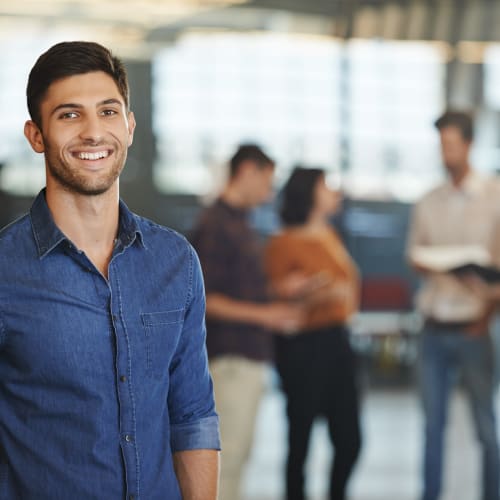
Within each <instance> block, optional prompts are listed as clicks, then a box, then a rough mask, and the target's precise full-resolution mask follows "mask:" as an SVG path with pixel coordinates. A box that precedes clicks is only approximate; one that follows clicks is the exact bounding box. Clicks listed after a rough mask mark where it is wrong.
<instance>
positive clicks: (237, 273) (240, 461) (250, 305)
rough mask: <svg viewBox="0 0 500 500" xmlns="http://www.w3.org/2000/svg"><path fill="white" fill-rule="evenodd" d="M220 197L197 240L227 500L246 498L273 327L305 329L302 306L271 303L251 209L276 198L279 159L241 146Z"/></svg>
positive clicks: (203, 221)
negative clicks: (244, 483)
mask: <svg viewBox="0 0 500 500" xmlns="http://www.w3.org/2000/svg"><path fill="white" fill-rule="evenodd" d="M229 166H230V175H229V180H228V182H227V185H226V186H225V188H224V190H223V192H222V194H221V195H220V197H219V198H218V199H217V200H216V201H215V203H214V204H213V205H212V206H210V207H209V208H207V209H206V210H205V211H204V212H203V213H202V214H201V216H200V219H199V221H198V224H197V226H196V228H195V231H194V233H193V237H192V241H193V245H194V247H195V248H196V250H197V252H198V255H199V257H200V261H201V264H202V268H203V274H204V277H205V287H206V297H207V348H208V356H209V362H210V370H211V373H212V377H213V383H214V391H215V399H216V408H217V412H218V414H219V418H220V432H221V443H222V449H223V452H222V455H221V457H222V458H221V483H220V500H237V499H238V498H240V482H241V475H242V471H243V466H244V465H245V462H246V460H247V458H248V455H249V452H250V449H251V445H252V439H253V430H254V424H255V417H256V414H257V410H258V405H259V401H260V398H261V395H262V392H263V389H264V383H265V375H266V368H267V366H268V363H269V361H271V359H272V351H273V346H272V340H273V336H272V333H271V332H272V331H273V330H275V331H281V332H289V331H291V330H294V329H296V328H297V325H298V322H299V320H300V314H301V313H300V309H298V308H296V307H294V306H293V305H290V304H287V303H284V302H268V299H269V294H268V286H267V283H266V278H265V275H264V269H263V266H262V259H263V254H262V248H261V244H260V239H259V237H258V235H257V233H256V232H255V231H254V230H253V229H252V228H251V227H250V224H249V221H248V216H249V211H250V209H252V208H254V207H256V206H258V205H260V204H263V203H264V202H266V201H268V199H269V198H270V196H271V188H272V180H273V173H274V162H273V161H272V160H271V158H269V157H268V156H267V155H266V154H265V153H264V152H263V151H262V150H261V149H260V148H259V147H258V146H256V145H252V144H245V145H241V146H240V147H239V148H238V150H237V151H236V153H235V154H234V156H233V157H232V158H231V160H230V165H229Z"/></svg>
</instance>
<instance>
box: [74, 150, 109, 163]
mask: <svg viewBox="0 0 500 500" xmlns="http://www.w3.org/2000/svg"><path fill="white" fill-rule="evenodd" d="M75 156H76V157H77V158H79V159H80V160H91V161H95V160H102V159H103V158H107V157H108V156H109V151H108V150H105V151H96V152H94V153H91V152H88V151H82V152H80V153H77V154H76V155H75Z"/></svg>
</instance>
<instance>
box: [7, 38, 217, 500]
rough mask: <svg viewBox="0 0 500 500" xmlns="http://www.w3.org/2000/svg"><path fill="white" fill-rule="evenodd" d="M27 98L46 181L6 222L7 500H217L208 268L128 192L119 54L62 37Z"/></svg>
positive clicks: (128, 118) (128, 133) (126, 119)
mask: <svg viewBox="0 0 500 500" xmlns="http://www.w3.org/2000/svg"><path fill="white" fill-rule="evenodd" d="M27 96H28V107H29V111H30V115H31V120H30V121H28V122H27V123H26V126H25V135H26V137H27V139H28V141H29V143H30V144H31V146H32V148H33V149H34V150H35V151H36V152H38V153H43V154H44V156H45V167H46V177H47V182H46V189H44V190H43V191H42V192H41V193H40V194H39V195H38V197H37V198H36V200H35V202H34V204H33V206H32V208H31V210H30V213H29V214H27V215H25V216H24V217H22V218H21V219H19V220H18V221H16V222H14V223H13V224H11V225H10V226H8V227H7V228H5V229H4V230H3V231H2V232H1V233H0V400H1V404H0V499H2V500H3V499H9V500H16V499H22V500H31V499H37V500H40V499H47V500H49V499H50V500H70V499H99V500H104V499H105V500H114V499H116V500H118V499H128V500H132V499H136V500H137V499H144V500H154V499H158V500H160V499H161V500H167V499H168V500H176V499H180V498H183V499H190V500H201V499H203V500H213V499H215V498H216V496H217V476H218V451H217V450H218V449H219V438H218V419H217V415H216V413H215V408H214V400H213V391H212V383H211V379H210V375H209V373H208V369H207V357H206V352H205V344H204V341H205V327H204V308H205V303H204V290H203V282H202V277H201V272H200V267H199V263H198V259H197V257H196V255H195V253H194V251H193V250H192V248H191V247H190V246H189V244H188V243H187V242H186V240H185V239H184V238H183V237H181V236H179V235H178V234H176V233H174V232H173V231H171V230H169V229H166V228H164V227H161V226H159V225H157V224H154V223H152V222H150V221H148V220H145V219H143V218H141V217H138V216H137V215H135V214H132V213H131V212H130V211H129V210H128V209H127V207H126V206H125V204H124V203H123V202H121V201H120V199H119V175H120V172H121V170H122V168H123V166H124V164H125V160H126V156H127V149H128V147H129V146H130V144H131V143H132V137H133V132H134V127H135V121H134V116H133V114H132V113H131V112H130V111H129V109H128V84H127V78H126V74H125V70H124V67H123V64H122V63H121V62H120V61H119V60H118V59H116V58H115V57H113V56H112V55H111V54H110V53H109V51H108V50H107V49H105V48H104V47H102V46H100V45H98V44H94V43H91V42H64V43H61V44H57V45H55V46H54V47H52V48H51V49H49V50H48V51H47V52H46V53H44V54H43V55H42V56H41V57H40V58H39V59H38V61H37V63H36V64H35V66H34V67H33V69H32V71H31V73H30V77H29V81H28V88H27Z"/></svg>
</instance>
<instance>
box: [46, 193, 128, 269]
mask: <svg viewBox="0 0 500 500" xmlns="http://www.w3.org/2000/svg"><path fill="white" fill-rule="evenodd" d="M46 198H47V204H48V206H49V209H50V211H51V213H52V217H53V219H54V222H55V223H56V225H57V226H58V227H59V229H60V230H61V231H62V232H63V233H64V234H65V235H66V236H67V237H68V238H69V239H70V240H71V241H72V242H73V243H74V244H75V245H76V246H77V248H78V249H79V250H82V251H83V252H85V254H86V256H87V257H88V258H89V259H90V260H91V261H92V263H93V264H94V265H95V267H96V268H97V269H98V270H99V271H100V272H101V273H102V274H103V275H104V276H105V277H107V269H108V264H109V261H110V260H111V255H112V253H113V248H114V240H115V238H116V235H117V232H118V217H119V208H118V206H119V205H118V203H119V194H118V186H116V188H111V189H110V190H109V191H107V192H106V193H103V194H102V195H96V196H87V195H76V194H74V193H70V192H68V191H66V190H62V189H57V188H56V189H50V188H49V186H48V185H47V193H46Z"/></svg>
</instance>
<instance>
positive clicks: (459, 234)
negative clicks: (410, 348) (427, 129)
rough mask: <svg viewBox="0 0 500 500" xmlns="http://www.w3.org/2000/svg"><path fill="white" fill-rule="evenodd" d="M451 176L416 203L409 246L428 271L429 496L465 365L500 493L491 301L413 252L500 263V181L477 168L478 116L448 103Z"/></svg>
mask: <svg viewBox="0 0 500 500" xmlns="http://www.w3.org/2000/svg"><path fill="white" fill-rule="evenodd" d="M435 126H436V128H437V129H438V131H439V134H440V139H441V151H442V158H443V163H444V166H445V167H446V171H447V174H448V180H447V181H446V182H444V183H443V184H441V185H440V186H438V187H436V188H435V189H434V190H432V191H431V192H430V193H428V194H427V195H426V196H424V197H423V198H422V200H420V202H419V203H417V205H416V206H415V209H414V212H413V218H412V223H411V226H410V233H409V240H408V253H409V255H410V261H411V263H412V264H413V266H414V267H415V268H416V269H417V271H419V272H421V273H422V276H423V283H422V285H423V286H422V288H421V289H420V291H419V294H418V296H417V307H418V309H419V311H420V312H421V313H422V315H423V316H424V319H425V323H424V328H423V332H422V346H421V367H420V368H421V370H420V375H421V376H420V382H421V393H422V397H423V409H424V414H425V448H424V457H423V458H424V463H423V475H424V477H423V493H422V497H421V498H422V500H437V499H438V498H439V494H440V491H441V484H442V471H443V438H444V429H445V423H446V414H447V407H448V396H449V394H450V390H451V387H452V383H453V381H454V376H455V375H456V372H457V371H458V370H459V371H460V375H461V376H462V381H463V386H464V389H465V390H466V392H467V394H468V396H469V398H470V403H471V409H472V414H473V418H474V424H475V427H476V430H477V436H478V439H479V441H480V444H481V448H482V466H483V472H482V487H483V493H482V497H481V498H482V500H498V499H499V470H500V462H499V451H498V443H497V432H496V417H495V411H494V405H493V396H494V388H495V384H494V368H493V364H494V359H493V349H492V346H491V338H490V335H489V323H490V320H491V314H492V309H493V307H492V303H491V302H489V301H487V300H485V299H484V298H483V297H481V296H478V294H477V293H475V292H474V290H473V288H471V287H470V286H469V285H468V284H467V282H466V281H464V280H462V279H460V278H458V277H456V276H454V275H452V274H451V273H437V272H433V271H432V270H430V269H429V268H426V267H425V266H422V265H421V264H420V263H418V262H416V261H414V260H412V255H415V250H416V249H417V248H419V247H427V248H437V247H440V246H441V247H442V246H445V245H446V246H448V245H453V246H461V245H463V246H464V247H465V246H470V245H475V246H480V247H482V248H484V249H485V250H486V251H487V253H489V256H490V259H491V263H492V264H494V265H496V266H498V267H500V185H499V183H498V181H496V180H494V179H488V178H486V177H484V176H482V175H480V174H479V173H478V172H476V171H475V170H473V169H472V167H471V165H470V162H469V152H470V147H471V144H472V139H473V123H472V119H471V117H470V116H469V115H468V114H466V113H462V112H457V111H448V112H446V113H445V114H444V115H442V116H441V117H440V118H439V119H438V120H437V121H436V123H435Z"/></svg>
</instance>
